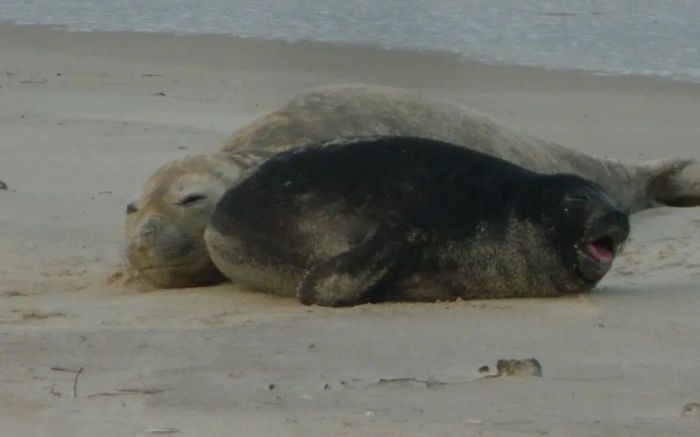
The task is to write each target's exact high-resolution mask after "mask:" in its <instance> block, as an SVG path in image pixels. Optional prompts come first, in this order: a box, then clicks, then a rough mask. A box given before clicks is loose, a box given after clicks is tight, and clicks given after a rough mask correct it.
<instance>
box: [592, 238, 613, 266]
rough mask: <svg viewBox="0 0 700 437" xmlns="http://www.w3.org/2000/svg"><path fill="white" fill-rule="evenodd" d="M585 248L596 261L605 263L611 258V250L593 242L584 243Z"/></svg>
mask: <svg viewBox="0 0 700 437" xmlns="http://www.w3.org/2000/svg"><path fill="white" fill-rule="evenodd" d="M586 250H588V253H590V254H591V256H592V257H593V258H595V260H596V261H599V262H604V263H607V262H610V261H612V259H613V254H612V252H610V251H609V250H608V249H606V248H604V247H601V246H597V245H596V244H595V243H591V242H588V243H586Z"/></svg>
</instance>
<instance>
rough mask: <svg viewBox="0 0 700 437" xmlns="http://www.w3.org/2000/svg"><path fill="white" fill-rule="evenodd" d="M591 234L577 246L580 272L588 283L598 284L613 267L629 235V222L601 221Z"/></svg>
mask: <svg viewBox="0 0 700 437" xmlns="http://www.w3.org/2000/svg"><path fill="white" fill-rule="evenodd" d="M594 227H595V228H597V231H598V232H596V233H591V234H592V235H590V234H589V236H586V237H584V238H583V240H582V241H580V242H579V243H578V244H576V254H577V258H578V272H579V275H581V277H583V278H584V279H585V280H587V281H591V282H596V281H599V280H600V279H602V278H603V276H605V274H606V273H607V272H608V271H609V270H610V268H611V267H612V263H613V260H614V259H615V256H616V255H617V254H618V252H619V251H620V248H621V246H622V244H623V243H624V242H625V240H626V239H627V236H628V234H629V225H628V224H627V220H626V219H625V220H624V221H617V222H611V220H601V222H599V223H598V224H597V226H594Z"/></svg>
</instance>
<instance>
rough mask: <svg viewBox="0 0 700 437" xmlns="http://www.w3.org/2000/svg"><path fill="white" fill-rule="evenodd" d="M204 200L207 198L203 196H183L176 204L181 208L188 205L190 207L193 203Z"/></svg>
mask: <svg viewBox="0 0 700 437" xmlns="http://www.w3.org/2000/svg"><path fill="white" fill-rule="evenodd" d="M206 198H207V196H205V195H204V194H190V195H188V196H185V197H183V198H182V199H180V201H179V202H178V204H179V205H182V206H189V205H192V204H193V203H196V202H199V201H200V200H204V199H206Z"/></svg>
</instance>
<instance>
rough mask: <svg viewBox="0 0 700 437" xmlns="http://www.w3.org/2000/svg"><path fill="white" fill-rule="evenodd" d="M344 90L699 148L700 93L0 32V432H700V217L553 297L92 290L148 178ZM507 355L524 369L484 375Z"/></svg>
mask: <svg viewBox="0 0 700 437" xmlns="http://www.w3.org/2000/svg"><path fill="white" fill-rule="evenodd" d="M344 82H362V83H370V84H383V85H392V86H400V87H405V88H409V89H413V90H417V91H421V92H425V93H428V94H430V95H434V96H437V97H442V98H450V99H452V100H455V101H458V102H461V103H463V104H466V105H468V106H470V107H473V108H476V109H477V110H479V111H481V112H483V113H486V114H489V115H491V116H493V117H494V118H495V119H497V120H499V121H501V122H503V123H507V124H508V125H509V126H512V127H513V128H517V129H522V130H525V131H528V132H530V133H533V134H535V135H538V136H540V137H543V138H546V139H550V140H554V141H557V142H560V143H562V144H564V145H567V146H569V147H572V148H576V149H578V150H582V151H585V152H587V153H590V154H594V155H600V156H607V157H610V158H615V159H620V160H624V161H630V162H639V161H643V160H647V159H653V158H657V157H662V156H669V155H676V156H682V157H691V158H696V159H700V123H699V121H700V85H692V84H686V83H680V82H664V81H659V80H654V79H649V78H641V77H601V76H594V75H589V74H583V73H579V72H552V71H545V70H539V69H535V68H525V67H522V68H521V67H506V66H488V65H482V64H478V63H473V62H467V61H464V60H460V59H459V58H456V57H453V56H451V55H446V54H440V53H413V52H397V51H383V50H377V49H371V48H363V47H351V46H341V45H330V44H320V43H282V42H266V41H257V40H245V39H234V38H228V37H223V36H213V35H212V36H208V35H202V36H175V35H161V34H138V33H72V32H65V31H62V30H52V29H49V28H45V27H38V26H10V25H0V103H1V104H0V133H1V134H0V180H1V181H3V182H5V183H6V184H7V186H8V190H1V191H0V248H2V250H0V361H1V362H2V365H1V366H0V385H1V387H2V388H1V389H0V434H2V435H3V436H4V435H6V436H35V435H36V436H95V435H100V436H130V435H134V436H140V435H143V436H147V435H159V434H160V435H163V434H165V435H176V436H231V435H234V436H427V435H429V436H465V435H468V436H471V435H474V436H477V435H483V436H541V435H550V436H635V437H636V436H658V435H679V436H697V435H700V411H696V412H693V411H691V412H689V413H686V414H682V413H683V408H684V406H685V405H687V404H691V403H700V378H698V374H699V371H700V367H699V364H698V363H700V317H698V314H700V208H685V209H672V208H658V209H654V210H649V211H646V212H643V213H639V214H636V215H634V216H633V218H632V226H633V231H632V238H631V240H630V242H629V243H628V244H627V246H626V248H625V252H624V254H623V255H622V256H621V257H620V258H619V259H618V260H617V261H616V263H615V266H614V269H613V271H612V272H611V273H610V274H609V275H608V276H607V277H606V278H605V279H604V280H603V282H602V283H601V284H600V285H599V287H598V288H597V289H596V290H594V292H592V293H590V294H587V295H580V296H578V295H577V296H571V297H566V298H559V299H539V300H534V299H532V300H530V299H524V300H499V301H469V302H466V301H462V302H452V303H434V304H397V303H395V304H376V305H363V306H359V307H355V308H349V309H325V308H317V307H305V306H302V305H300V304H298V303H297V302H296V301H294V300H290V299H282V298H278V297H273V296H266V295H261V294H256V293H252V292H249V291H246V290H241V289H238V288H237V287H236V286H234V285H232V284H223V285H220V286H216V287H206V288H196V289H195V288H193V289H182V290H143V289H142V288H140V287H137V286H134V285H124V284H123V282H124V281H119V280H117V281H113V280H110V278H112V276H113V273H114V272H115V271H118V270H119V269H120V267H121V266H123V264H124V262H125V259H124V242H123V215H124V209H125V206H126V204H127V202H129V201H131V200H133V199H134V198H135V197H136V196H137V195H138V193H139V192H140V189H141V184H142V183H143V182H144V181H145V180H146V179H147V178H148V176H149V175H150V174H151V173H152V172H153V171H154V170H155V169H156V168H157V167H158V166H160V165H161V164H163V163H165V162H167V161H169V160H171V159H173V158H174V157H177V156H181V155H184V154H189V153H195V152H206V151H213V150H215V149H216V148H217V147H218V146H219V145H220V144H221V143H222V142H223V141H224V139H225V138H226V137H228V135H229V134H230V133H231V132H233V131H234V130H235V129H236V128H238V127H239V126H241V125H243V124H245V123H247V122H248V121H250V120H251V119H252V118H253V117H254V116H255V115H257V114H260V113H262V112H265V111H268V110H270V109H272V108H274V107H275V106H276V105H278V104H280V103H282V102H284V101H285V100H286V99H288V98H289V97H291V96H292V95H295V94H298V93H300V92H303V91H304V90H307V89H308V88H310V87H314V86H320V85H328V84H333V83H344ZM511 358H519V359H524V358H536V359H537V360H538V361H539V362H540V363H541V366H542V369H543V376H542V377H541V378H537V377H499V378H484V377H483V376H484V375H485V373H480V372H479V369H480V368H481V367H482V366H489V372H488V373H487V374H493V373H494V368H495V365H496V362H497V360H499V359H511ZM79 369H82V371H81V372H80V374H78V375H77V377H76V373H77V371H78V370H79ZM698 409H699V410H700V406H698Z"/></svg>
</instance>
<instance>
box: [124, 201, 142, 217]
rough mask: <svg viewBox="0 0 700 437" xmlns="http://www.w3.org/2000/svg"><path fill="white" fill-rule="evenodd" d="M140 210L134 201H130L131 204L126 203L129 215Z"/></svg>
mask: <svg viewBox="0 0 700 437" xmlns="http://www.w3.org/2000/svg"><path fill="white" fill-rule="evenodd" d="M138 210H139V209H138V208H137V207H136V205H134V204H133V203H129V204H127V205H126V214H127V215H129V214H133V213H135V212H136V211H138Z"/></svg>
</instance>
